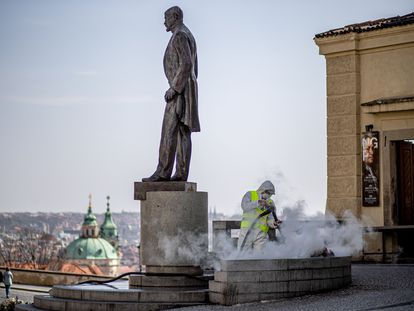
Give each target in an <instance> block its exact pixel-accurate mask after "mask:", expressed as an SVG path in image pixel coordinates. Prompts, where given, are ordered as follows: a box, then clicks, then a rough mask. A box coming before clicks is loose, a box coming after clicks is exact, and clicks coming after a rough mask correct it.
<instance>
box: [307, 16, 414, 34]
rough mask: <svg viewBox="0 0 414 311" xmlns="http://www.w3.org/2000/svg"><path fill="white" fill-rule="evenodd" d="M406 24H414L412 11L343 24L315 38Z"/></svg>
mask: <svg viewBox="0 0 414 311" xmlns="http://www.w3.org/2000/svg"><path fill="white" fill-rule="evenodd" d="M408 24H414V12H412V13H410V14H407V15H403V16H399V15H398V16H394V17H389V18H381V19H377V20H374V21H367V22H363V23H358V24H352V25H348V26H344V27H342V28H337V29H332V30H329V31H325V32H322V33H319V34H316V35H315V38H324V37H332V36H338V35H343V34H347V33H350V32H356V33H361V32H367V31H373V30H378V29H384V28H391V27H397V26H403V25H408Z"/></svg>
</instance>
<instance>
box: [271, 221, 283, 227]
mask: <svg viewBox="0 0 414 311" xmlns="http://www.w3.org/2000/svg"><path fill="white" fill-rule="evenodd" d="M273 222H274V226H275V227H274V228H273V229H277V228H279V226H280V224H281V223H282V221H281V220H279V219H278V220H274V221H273Z"/></svg>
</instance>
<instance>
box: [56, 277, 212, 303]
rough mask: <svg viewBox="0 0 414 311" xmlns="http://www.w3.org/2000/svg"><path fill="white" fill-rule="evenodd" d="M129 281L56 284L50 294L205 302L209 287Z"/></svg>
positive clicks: (108, 299) (116, 298)
mask: <svg viewBox="0 0 414 311" xmlns="http://www.w3.org/2000/svg"><path fill="white" fill-rule="evenodd" d="M125 285H128V283H127V282H125V281H120V282H114V283H111V284H110V285H90V284H83V285H56V286H54V287H53V288H52V290H51V292H50V294H51V295H52V296H53V297H55V298H63V299H76V300H82V301H119V302H125V301H126V302H205V301H207V296H208V289H200V288H193V287H185V288H182V287H181V288H177V287H146V288H128V286H125Z"/></svg>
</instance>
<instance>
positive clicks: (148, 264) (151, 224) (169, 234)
mask: <svg viewBox="0 0 414 311" xmlns="http://www.w3.org/2000/svg"><path fill="white" fill-rule="evenodd" d="M135 197H136V198H145V199H141V263H142V265H144V266H145V271H146V272H147V273H170V274H176V273H184V274H191V275H201V274H202V269H201V267H200V265H201V263H202V262H203V260H205V259H206V257H207V252H208V205H207V193H206V192H197V191H196V184H195V183H187V182H157V183H135Z"/></svg>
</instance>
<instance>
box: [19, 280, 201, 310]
mask: <svg viewBox="0 0 414 311" xmlns="http://www.w3.org/2000/svg"><path fill="white" fill-rule="evenodd" d="M189 280H190V281H187V283H186V281H185V280H184V277H168V278H167V279H166V280H164V279H162V277H145V276H144V277H142V278H140V280H139V281H138V280H137V279H136V278H135V280H134V281H132V283H135V284H138V283H139V282H141V284H142V283H146V284H147V285H158V286H145V287H144V286H140V287H139V286H136V287H134V286H130V285H129V283H128V281H124V280H123V281H116V282H112V283H110V284H106V285H91V284H82V285H57V286H54V287H53V289H52V290H51V291H50V293H49V295H37V296H34V302H33V305H17V306H16V310H57V311H64V310H76V311H84V310H85V311H86V310H88V311H89V310H105V311H106V310H108V311H109V310H110V311H129V310H131V311H132V310H134V311H136V310H145V311H152V310H164V309H171V308H179V307H188V306H194V305H202V304H205V303H207V301H208V289H206V288H203V287H206V284H207V282H206V280H197V279H194V280H193V279H192V278H190V279H189ZM191 280H193V281H191ZM197 281H198V283H197ZM130 282H131V280H130ZM160 283H164V286H162V287H160V286H159V285H160ZM175 283H176V284H181V285H187V286H179V287H177V286H171V287H170V286H168V285H174V284H175ZM190 285H193V286H190Z"/></svg>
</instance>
